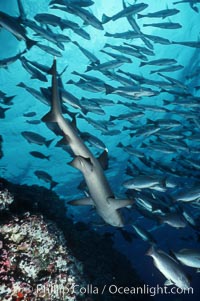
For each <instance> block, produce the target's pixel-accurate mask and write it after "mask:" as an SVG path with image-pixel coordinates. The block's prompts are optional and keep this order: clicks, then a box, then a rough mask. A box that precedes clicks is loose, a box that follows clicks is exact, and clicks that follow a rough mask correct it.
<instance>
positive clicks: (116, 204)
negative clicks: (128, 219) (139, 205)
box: [107, 198, 133, 210]
mask: <svg viewBox="0 0 200 301" xmlns="http://www.w3.org/2000/svg"><path fill="white" fill-rule="evenodd" d="M107 201H108V203H109V204H111V205H112V206H113V209H115V210H117V209H120V208H123V207H127V206H129V205H132V204H133V200H128V199H114V198H108V199H107Z"/></svg>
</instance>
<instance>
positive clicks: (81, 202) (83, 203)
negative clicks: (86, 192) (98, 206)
mask: <svg viewBox="0 0 200 301" xmlns="http://www.w3.org/2000/svg"><path fill="white" fill-rule="evenodd" d="M67 204H69V205H73V206H94V202H93V200H92V198H83V199H79V200H73V201H70V202H68V203H67Z"/></svg>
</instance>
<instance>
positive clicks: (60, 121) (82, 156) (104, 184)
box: [42, 59, 132, 227]
mask: <svg viewBox="0 0 200 301" xmlns="http://www.w3.org/2000/svg"><path fill="white" fill-rule="evenodd" d="M50 72H51V74H52V103H51V109H50V111H49V112H48V113H47V114H46V115H45V116H44V117H43V118H42V121H44V122H56V123H57V125H58V126H59V127H60V129H61V130H62V132H63V135H64V136H65V138H66V140H67V142H68V144H69V146H70V148H71V150H72V151H73V153H74V155H75V158H74V159H73V160H72V162H70V163H69V164H70V165H71V166H73V167H75V168H77V169H79V170H80V171H81V172H82V174H83V176H84V178H85V181H86V184H87V187H88V190H89V194H90V197H87V198H83V199H79V200H74V201H71V202H70V204H72V205H93V206H95V208H96V210H97V212H98V214H99V215H100V216H101V217H102V218H103V220H104V221H105V222H106V223H108V224H110V225H112V226H115V227H123V226H124V222H123V219H122V216H121V213H120V211H119V210H118V209H119V208H122V207H126V206H128V205H130V204H132V201H131V200H128V199H126V200H121V199H115V196H114V194H113V192H112V190H111V188H110V185H109V183H108V181H107V179H106V177H105V174H104V171H103V167H102V165H101V163H100V161H101V159H104V158H105V157H106V156H107V150H105V151H104V152H103V154H102V155H101V156H100V158H99V159H100V160H98V159H97V158H95V157H94V155H93V154H92V153H91V151H90V150H89V149H88V147H87V146H86V145H85V144H84V142H83V140H82V139H81V138H80V137H79V135H78V132H77V131H76V130H75V129H74V128H73V126H72V125H71V124H70V122H69V121H68V120H66V119H65V118H64V117H63V115H62V110H61V101H60V96H59V89H58V83H57V71H56V59H54V62H53V65H52V68H51V71H50Z"/></svg>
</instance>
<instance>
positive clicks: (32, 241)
mask: <svg viewBox="0 0 200 301" xmlns="http://www.w3.org/2000/svg"><path fill="white" fill-rule="evenodd" d="M0 190H1V195H2V193H4V194H7V195H8V196H9V198H10V199H12V202H11V201H9V202H10V203H9V202H8V203H9V210H8V206H7V207H6V208H2V209H1V211H0V241H1V242H0V296H1V300H2V301H4V300H5V301H8V300H9V301H21V300H30V301H41V300H44V301H48V300H53V301H57V300H59V301H60V300H63V301H64V300H70V301H75V300H84V301H93V300H98V301H101V300H102V301H104V300H106V301H109V300H113V301H115V300H116V301H117V300H120V301H123V300H132V301H134V300H148V296H142V295H136V296H134V295H124V296H123V295H118V294H110V293H109V292H105V293H104V294H102V295H100V294H99V293H95V288H98V290H99V291H102V288H103V286H104V285H105V284H106V285H107V286H109V285H112V284H114V285H116V286H117V287H133V286H134V287H138V286H143V283H142V281H141V280H140V279H139V277H138V275H137V273H136V271H135V270H134V269H133V268H132V267H131V265H130V262H129V261H128V259H127V258H125V257H124V256H123V255H122V254H120V253H119V252H117V251H116V250H115V248H114V247H113V242H112V239H111V236H109V235H107V236H103V235H100V234H98V233H97V232H95V231H93V230H91V229H90V228H89V227H88V226H87V225H86V224H83V223H74V221H73V220H72V219H70V218H69V217H67V208H66V207H65V204H64V201H63V200H61V199H59V198H58V196H57V195H56V194H55V193H54V192H52V191H50V190H47V189H45V188H43V187H38V186H32V187H29V186H26V185H15V184H12V183H9V182H7V181H5V180H4V179H0ZM8 191H9V193H8ZM4 207H5V206H4ZM5 209H7V210H5ZM74 285H77V289H74ZM80 288H83V290H81V289H80Z"/></svg>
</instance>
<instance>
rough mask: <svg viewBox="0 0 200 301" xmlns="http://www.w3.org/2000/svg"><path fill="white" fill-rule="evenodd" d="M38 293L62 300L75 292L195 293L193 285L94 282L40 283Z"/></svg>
mask: <svg viewBox="0 0 200 301" xmlns="http://www.w3.org/2000/svg"><path fill="white" fill-rule="evenodd" d="M37 294H38V295H39V296H40V297H42V295H43V296H45V297H46V296H49V297H50V296H51V297H52V296H54V297H59V298H60V299H61V300H62V299H65V297H66V296H67V295H69V294H70V295H73V294H81V295H104V294H111V295H117V294H118V295H149V296H151V297H153V296H155V295H176V294H177V295H182V294H183V295H190V294H191V295H192V294H194V289H193V288H192V287H190V288H188V289H181V288H178V287H172V286H170V287H169V286H163V287H161V286H159V285H157V286H149V285H146V284H145V285H143V286H138V287H134V286H131V287H125V286H117V285H115V284H110V285H104V286H103V287H97V286H93V285H92V284H88V285H86V286H79V285H77V284H75V283H74V284H72V285H71V286H70V287H66V286H63V285H58V284H50V283H49V284H48V285H42V284H38V286H37Z"/></svg>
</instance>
